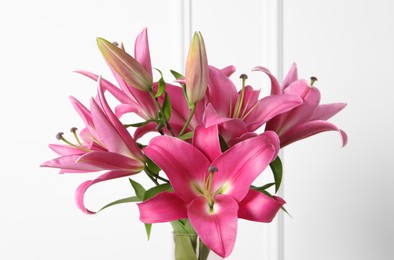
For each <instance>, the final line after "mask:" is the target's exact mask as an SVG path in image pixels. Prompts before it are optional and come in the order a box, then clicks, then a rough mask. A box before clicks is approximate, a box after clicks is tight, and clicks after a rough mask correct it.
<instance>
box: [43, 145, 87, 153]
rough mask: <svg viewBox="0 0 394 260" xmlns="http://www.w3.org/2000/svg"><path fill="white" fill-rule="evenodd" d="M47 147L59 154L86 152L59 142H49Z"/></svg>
mask: <svg viewBox="0 0 394 260" xmlns="http://www.w3.org/2000/svg"><path fill="white" fill-rule="evenodd" d="M49 148H51V149H52V150H53V151H55V152H56V153H57V154H59V155H63V156H65V155H82V154H84V153H86V151H83V150H81V149H79V148H76V147H72V146H69V145H61V144H50V145H49Z"/></svg>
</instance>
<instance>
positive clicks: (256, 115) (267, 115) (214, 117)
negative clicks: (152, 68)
mask: <svg viewBox="0 0 394 260" xmlns="http://www.w3.org/2000/svg"><path fill="white" fill-rule="evenodd" d="M234 70H235V69H234V67H227V68H225V70H224V71H223V70H219V69H217V68H214V67H212V66H211V67H210V68H209V81H208V91H207V101H206V102H207V107H206V110H205V113H204V118H203V121H204V125H205V126H206V127H209V126H212V125H215V124H220V133H221V135H222V137H223V138H224V139H225V141H226V142H227V143H229V144H230V145H232V144H234V143H236V142H239V141H241V140H242V139H246V138H248V137H250V136H255V135H256V134H253V133H252V132H254V131H255V130H257V129H258V128H259V127H261V126H262V125H263V124H265V123H266V122H268V121H269V120H270V119H272V118H273V117H275V116H276V115H279V114H281V113H284V112H287V111H289V110H291V109H293V108H295V107H297V106H299V105H300V104H301V103H302V99H301V98H300V97H298V96H295V95H290V94H285V95H271V96H267V97H264V98H262V99H260V100H259V93H260V91H258V90H253V88H252V87H251V86H245V85H244V83H245V80H246V78H245V76H246V75H245V76H243V77H244V78H243V87H242V90H241V91H239V92H237V91H236V88H235V86H234V84H233V82H232V81H231V80H230V79H229V78H228V76H227V75H226V74H228V75H230V74H232V73H233V72H234Z"/></svg>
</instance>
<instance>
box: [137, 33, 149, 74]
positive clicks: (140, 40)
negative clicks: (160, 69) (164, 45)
mask: <svg viewBox="0 0 394 260" xmlns="http://www.w3.org/2000/svg"><path fill="white" fill-rule="evenodd" d="M134 57H135V59H136V60H137V61H138V62H139V63H140V64H141V65H142V66H143V67H144V69H145V70H146V71H147V72H148V73H149V74H150V76H151V77H152V64H151V59H150V52H149V43H148V29H147V28H144V29H143V30H142V32H140V33H139V34H138V36H137V39H136V40H135V44H134Z"/></svg>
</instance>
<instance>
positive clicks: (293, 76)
mask: <svg viewBox="0 0 394 260" xmlns="http://www.w3.org/2000/svg"><path fill="white" fill-rule="evenodd" d="M297 80H298V72H297V64H295V63H293V64H291V67H290V69H289V72H288V73H287V75H286V77H285V79H284V80H283V82H282V90H285V89H286V88H287V87H288V86H290V84H291V83H293V82H294V81H297Z"/></svg>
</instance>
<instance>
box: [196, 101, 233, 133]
mask: <svg viewBox="0 0 394 260" xmlns="http://www.w3.org/2000/svg"><path fill="white" fill-rule="evenodd" d="M231 120H233V118H230V117H226V116H223V115H221V114H219V113H218V112H217V111H216V110H215V108H214V107H213V106H212V104H211V103H209V104H208V105H207V107H206V108H205V111H204V115H203V123H204V126H205V127H210V126H214V125H218V124H221V123H224V122H227V121H231Z"/></svg>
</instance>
